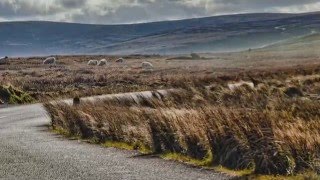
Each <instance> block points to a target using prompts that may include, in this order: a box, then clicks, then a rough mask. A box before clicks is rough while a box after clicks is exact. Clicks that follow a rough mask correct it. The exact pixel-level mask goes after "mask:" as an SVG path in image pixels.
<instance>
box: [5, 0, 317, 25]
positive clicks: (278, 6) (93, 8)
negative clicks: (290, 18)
mask: <svg viewBox="0 0 320 180" xmlns="http://www.w3.org/2000/svg"><path fill="white" fill-rule="evenodd" d="M311 11H320V0H0V21H17V20H19V21H20V20H48V21H64V22H80V23H98V24H121V23H137V22H150V21H161V20H174V19H185V18H193V17H203V16H213V15H221V14H235V13H251V12H286V13H296V12H311Z"/></svg>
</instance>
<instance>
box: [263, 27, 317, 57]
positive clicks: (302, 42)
mask: <svg viewBox="0 0 320 180" xmlns="http://www.w3.org/2000/svg"><path fill="white" fill-rule="evenodd" d="M308 49H309V50H313V51H317V52H319V54H320V33H317V32H313V33H311V34H308V35H304V36H300V37H295V38H292V39H289V40H284V41H282V42H278V43H275V44H272V45H268V46H266V47H264V48H262V49H260V50H263V51H299V50H304V51H305V50H308Z"/></svg>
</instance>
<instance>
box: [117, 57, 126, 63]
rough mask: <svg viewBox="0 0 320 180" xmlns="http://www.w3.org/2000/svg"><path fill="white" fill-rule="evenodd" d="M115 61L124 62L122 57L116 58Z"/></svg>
mask: <svg viewBox="0 0 320 180" xmlns="http://www.w3.org/2000/svg"><path fill="white" fill-rule="evenodd" d="M116 63H124V59H123V58H119V59H117V60H116Z"/></svg>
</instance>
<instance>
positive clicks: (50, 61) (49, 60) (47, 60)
mask: <svg viewBox="0 0 320 180" xmlns="http://www.w3.org/2000/svg"><path fill="white" fill-rule="evenodd" d="M56 62H57V60H56V58H55V57H48V58H47V59H45V60H44V61H43V64H56Z"/></svg>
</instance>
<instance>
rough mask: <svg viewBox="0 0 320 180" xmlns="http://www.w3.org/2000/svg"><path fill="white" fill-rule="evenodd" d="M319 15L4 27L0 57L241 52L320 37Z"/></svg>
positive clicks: (1, 28)
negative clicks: (307, 36)
mask: <svg viewBox="0 0 320 180" xmlns="http://www.w3.org/2000/svg"><path fill="white" fill-rule="evenodd" d="M319 15H320V13H308V14H273V13H271V14H270V13H269V14H268V13H260V14H239V15H226V16H215V17H206V18H197V19H186V20H179V21H163V22H153V23H143V24H127V25H88V24H74V23H57V22H1V23H0V56H5V55H8V56H33V55H51V54H137V53H143V54H183V53H190V52H220V51H240V50H245V49H248V48H257V47H262V46H265V45H267V44H273V43H276V42H279V41H282V40H286V39H292V38H294V37H297V36H303V35H307V34H310V33H311V32H318V31H319V32H320V18H319V17H320V16H319Z"/></svg>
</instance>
